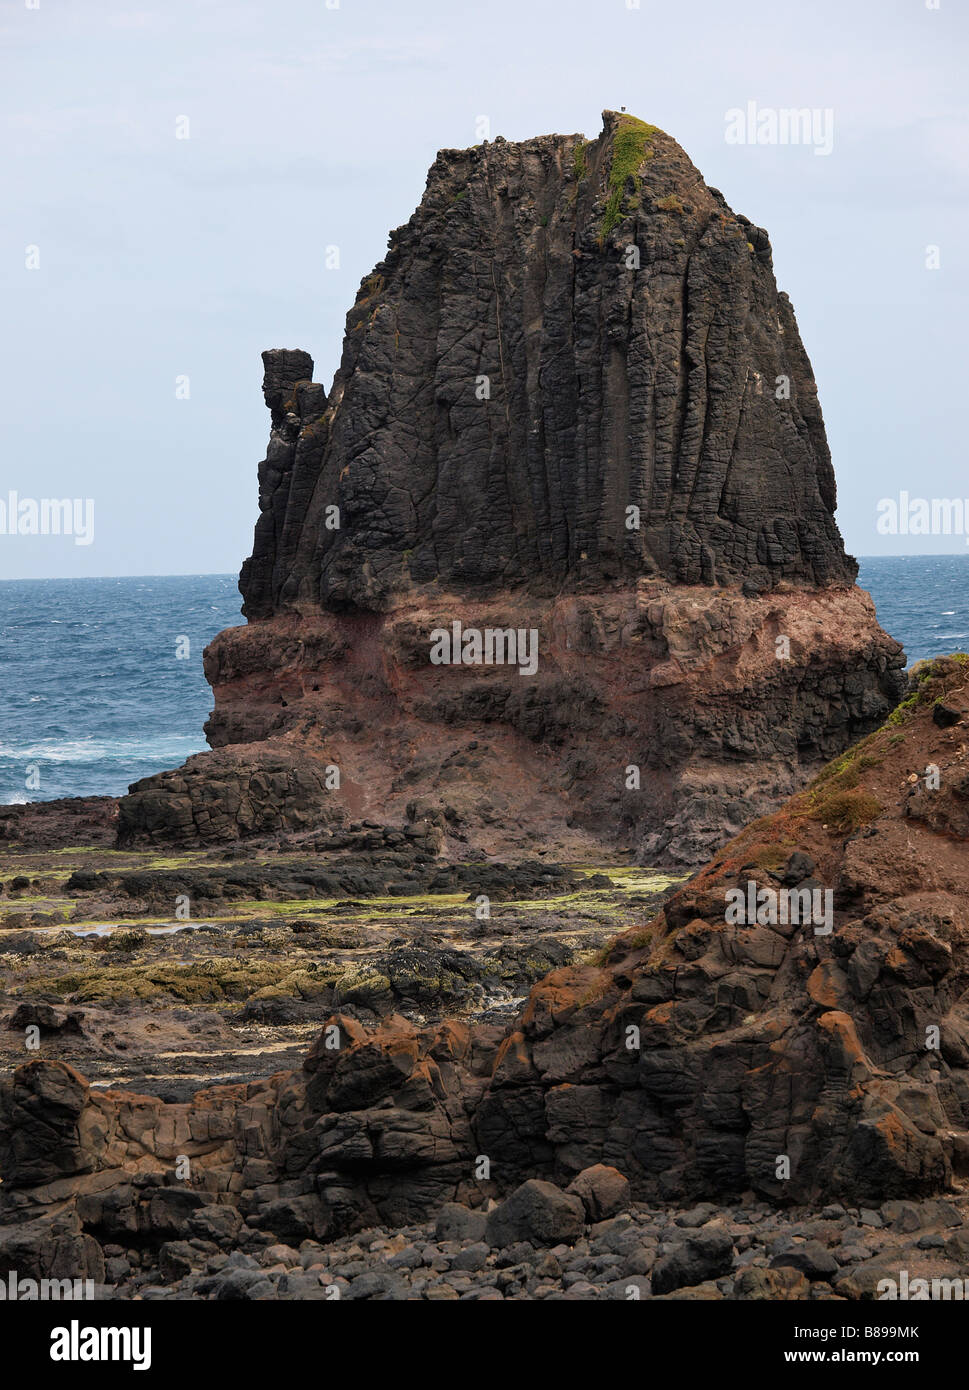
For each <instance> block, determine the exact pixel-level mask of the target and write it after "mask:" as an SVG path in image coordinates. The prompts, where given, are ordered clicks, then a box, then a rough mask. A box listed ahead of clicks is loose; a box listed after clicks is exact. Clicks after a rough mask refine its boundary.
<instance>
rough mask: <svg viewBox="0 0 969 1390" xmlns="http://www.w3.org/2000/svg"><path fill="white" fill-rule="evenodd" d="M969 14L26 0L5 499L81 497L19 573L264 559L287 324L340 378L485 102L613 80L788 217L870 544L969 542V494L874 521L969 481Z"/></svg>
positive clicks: (593, 104) (789, 269) (574, 119)
mask: <svg viewBox="0 0 969 1390" xmlns="http://www.w3.org/2000/svg"><path fill="white" fill-rule="evenodd" d="M967 34H969V20H967V16H966V9H965V4H964V0H774V2H773V3H772V4H770V5H769V6H768V5H765V4H763V0H732V3H730V4H724V2H723V0H675V3H670V0H662V2H660V0H640V3H638V4H637V3H636V0H486V3H483V2H482V0H476V2H475V3H467V2H466V0H232V3H225V2H224V0H159V3H145V0H142V2H141V3H131V4H125V3H121V2H120V0H7V3H6V4H5V5H4V6H3V9H2V11H0V55H2V56H0V65H2V66H0V119H2V121H3V124H4V127H5V129H4V132H3V135H4V138H3V141H2V146H3V154H2V156H0V157H2V161H3V167H2V169H0V187H2V188H3V191H4V197H3V200H2V207H0V293H2V303H3V308H4V332H3V334H2V335H0V337H2V342H0V392H2V436H0V449H2V453H0V461H2V467H0V519H2V518H3V517H5V514H6V512H7V511H8V510H9V501H8V499H9V494H10V493H11V492H15V493H16V494H17V499H18V501H19V500H20V499H23V498H33V499H44V498H65V497H66V498H70V499H77V500H78V503H79V504H80V510H79V511H78V517H79V518H81V519H80V520H79V521H78V526H77V530H78V532H79V534H78V535H44V536H31V535H9V534H0V578H5V579H10V578H40V577H73V576H85V575H146V574H191V573H226V572H232V571H237V570H238V568H239V565H240V563H241V561H242V560H243V558H244V557H245V556H246V555H248V553H249V551H250V549H251V540H252V528H253V524H254V521H255V518H256V515H257V480H256V467H257V463H258V461H259V459H260V458H262V456H263V454H264V452H265V445H266V441H267V438H268V428H269V416H268V413H267V411H266V409H265V406H264V405H263V401H262V395H261V391H260V386H261V380H262V364H261V361H260V353H261V351H262V350H263V349H264V348H268V347H301V348H305V349H306V350H308V351H309V352H310V353H311V354H312V355H313V357H314V360H315V362H316V374H315V375H316V380H318V381H322V382H325V383H326V385H327V386H329V385H330V383H331V381H332V377H333V373H334V371H335V369H336V367H337V365H338V362H339V357H340V350H341V342H342V335H343V326H344V318H345V315H346V312H347V310H348V308H349V307H350V305H351V304H352V303H353V300H354V297H355V294H356V289H357V286H358V284H359V282H360V280H361V278H362V277H363V276H364V275H366V274H367V273H368V272H369V271H370V269H371V268H372V266H373V265H374V264H375V263H376V262H377V261H379V260H380V259H381V258H382V257H383V254H384V252H385V249H386V244H387V234H388V232H389V231H390V229H391V228H393V227H395V226H398V225H399V224H401V223H403V222H405V221H406V220H407V219H408V217H409V216H410V214H411V212H412V211H413V209H414V207H415V206H416V205H417V203H418V202H419V200H420V197H421V194H422V192H423V188H424V182H425V178H426V172H427V169H428V167H429V165H430V164H431V163H432V161H433V159H434V156H435V154H436V152H437V150H438V149H440V148H444V147H463V146H467V145H472V144H475V143H477V142H478V141H479V140H480V139H481V129H482V127H481V124H480V122H481V118H482V117H485V118H487V121H488V126H489V130H490V135H491V137H492V138H494V136H496V135H503V136H504V137H505V138H506V139H509V140H520V139H526V138H528V137H530V136H533V135H538V134H543V133H547V132H552V131H554V132H559V133H566V134H567V133H572V132H584V133H585V134H586V135H588V136H589V137H590V138H592V137H594V136H595V135H596V134H597V133H598V131H599V129H600V124H601V121H600V113H601V111H602V110H603V108H606V107H611V108H615V109H618V108H619V107H620V106H625V107H626V108H627V109H628V110H629V111H630V112H632V113H633V114H635V115H637V116H640V117H641V118H642V119H644V120H647V121H649V122H651V123H653V124H655V125H659V126H661V127H662V128H663V129H664V130H666V131H668V132H669V134H671V135H673V136H674V137H675V138H676V139H677V140H678V141H679V142H680V144H681V145H683V147H684V148H685V149H686V151H687V153H688V154H689V155H690V157H691V158H692V160H693V162H694V163H695V164H696V165H697V167H698V168H699V169H700V171H701V172H702V173H703V175H704V177H705V178H706V180H707V182H708V183H709V184H712V185H714V186H715V187H718V188H720V189H721V190H722V192H723V193H724V195H725V197H726V198H727V201H728V202H729V203H730V205H731V206H732V207H733V208H734V209H735V210H736V211H738V212H741V213H744V214H745V215H746V216H748V217H749V218H751V220H752V221H754V222H755V223H757V224H758V225H760V226H763V227H766V228H767V230H768V232H769V234H770V236H771V241H772V244H773V248H774V264H775V270H776V274H777V279H778V284H779V286H780V287H781V288H782V289H784V290H786V291H787V292H788V293H789V294H790V296H791V298H792V301H793V304H794V308H795V312H796V314H797V318H798V322H799V326H800V329H801V335H802V338H803V340H804V343H805V346H806V348H807V351H808V354H809V356H810V358H811V361H812V364H813V366H814V371H815V375H816V377H817V381H818V386H819V391H820V399H821V404H822V408H823V411H824V415H825V420H826V424H827V429H828V438H829V442H830V445H831V449H832V455H833V458H834V465H835V471H836V475H837V478H838V488H839V510H838V522H839V525H840V526H841V529H842V532H843V534H844V536H845V540H846V543H847V546H848V549H849V551H851V552H852V553H854V554H856V555H872V554H901V553H936V552H938V553H941V552H949V553H962V554H969V545H967V544H966V533H967V532H969V521H967V522H966V526H965V529H964V530H963V531H961V532H960V533H959V534H951V535H928V536H926V535H911V534H910V535H904V534H880V533H879V532H878V531H877V529H876V523H877V518H878V516H879V511H878V508H879V503H880V502H882V501H883V500H884V499H898V498H899V494H900V493H902V492H907V493H908V494H909V497H910V498H926V499H933V498H956V497H963V498H966V499H969V470H967V467H966V456H965V443H964V440H965V430H964V428H963V424H962V413H963V405H964V401H965V398H966V394H967V383H966V379H965V373H966V365H965V360H966V354H965V347H964V336H965V324H966V320H967V313H966V309H967V272H966V248H967V246H969V235H967V232H969V227H967V220H969V219H967V209H969V138H967V136H969V111H967V107H969V83H967V82H966V77H965V74H966V72H967V70H969V64H967V57H969V54H967V47H969V45H967ZM748 103H756V109H757V110H758V111H761V112H763V111H765V110H770V109H775V110H779V109H789V108H793V107H797V108H802V107H807V108H809V109H811V110H812V111H815V110H816V111H817V112H818V113H819V119H820V120H822V121H824V120H828V119H830V120H831V122H832V124H831V127H830V130H831V132H832V139H831V141H830V153H826V154H825V153H817V152H816V148H815V147H812V146H810V145H804V144H800V145H795V144H790V143H788V144H783V145H782V144H751V143H745V144H738V143H731V141H730V140H729V139H728V134H727V132H728V124H729V123H728V119H727V113H728V112H729V111H732V110H735V109H741V110H743V111H744V112H746V110H747V108H748ZM826 112H830V113H831V116H830V118H829V117H827V116H825V114H824V113H826ZM331 246H338V247H339V248H340V267H339V269H328V268H327V248H328V247H331ZM930 248H934V249H930ZM331 259H332V257H331ZM936 265H937V268H935V267H936ZM89 501H91V502H93V513H91V512H90V511H89V510H85V508H86V507H87V504H88V502H89ZM91 517H93V538H92V539H91V541H90V543H89V544H78V543H77V541H78V540H85V539H86V531H85V526H86V523H87V521H88V520H90V519H91ZM883 524H884V523H883Z"/></svg>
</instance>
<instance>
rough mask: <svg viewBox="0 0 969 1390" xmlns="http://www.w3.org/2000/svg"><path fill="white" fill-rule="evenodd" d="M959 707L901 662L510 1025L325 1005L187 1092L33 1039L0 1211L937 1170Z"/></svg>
mask: <svg viewBox="0 0 969 1390" xmlns="http://www.w3.org/2000/svg"><path fill="white" fill-rule="evenodd" d="M940 710H954V711H955V712H956V714H957V715H958V716H959V717H958V718H957V720H956V721H955V722H949V721H947V718H946V716H944V715H941V716H940V713H939V712H940ZM960 711H961V712H962V713H960ZM965 711H969V684H967V667H966V664H965V662H964V661H961V660H950V659H944V660H940V661H939V662H936V663H935V664H934V665H932V666H928V667H923V668H922V669H921V670H920V672H919V673H918V679H917V682H916V686H915V689H914V692H913V694H912V695H911V697H910V698H909V700H908V701H906V702H905V703H904V704H902V705H901V706H900V707H899V709H898V710H897V711H896V712H895V714H894V715H893V716H892V718H891V719H890V720H889V721H887V722H886V724H885V725H884V726H883V727H882V728H881V729H879V730H878V731H877V732H876V733H874V734H873V735H871V736H870V737H869V738H867V739H866V740H864V741H863V742H862V743H860V744H859V745H857V746H856V747H855V748H854V749H853V750H852V751H851V753H850V754H849V755H848V756H846V757H843V758H840V759H838V760H836V761H835V762H834V763H833V764H832V765H831V766H830V767H828V768H827V769H825V771H824V772H823V773H822V775H821V776H820V777H818V778H817V779H816V780H815V781H814V782H813V783H812V785H811V786H810V787H809V788H808V789H807V790H806V791H804V792H802V793H800V794H798V795H797V796H796V797H794V798H793V799H792V800H790V801H789V802H788V803H787V804H786V805H785V806H783V807H782V808H781V810H779V811H778V812H776V813H775V814H774V815H773V816H771V817H769V818H766V819H764V820H762V821H760V822H757V823H756V824H754V825H752V826H750V827H748V828H747V829H746V830H744V831H743V832H742V833H741V835H740V836H738V837H737V838H736V839H734V840H733V841H731V842H730V843H729V844H728V845H727V846H725V847H724V849H723V850H722V851H721V852H720V853H719V854H718V855H717V857H716V859H715V860H714V861H713V862H712V863H711V864H710V865H708V866H707V867H706V868H705V869H704V870H703V872H702V873H700V874H699V875H697V876H695V877H694V878H693V879H692V880H691V881H690V882H689V883H688V884H687V885H685V886H684V887H683V888H681V889H680V890H679V891H678V892H677V893H675V894H674V895H673V896H672V897H671V898H670V899H669V901H668V902H667V903H666V905H665V907H664V908H663V910H662V911H661V913H660V914H659V915H658V916H657V917H656V918H655V919H654V920H653V921H652V922H651V923H649V924H648V925H646V926H644V927H643V928H639V929H635V930H633V931H631V932H627V933H626V934H624V935H623V936H621V937H619V938H618V939H617V941H616V942H615V944H614V945H613V946H612V947H611V949H609V950H608V951H607V952H606V953H605V954H604V956H603V957H602V958H601V959H600V960H599V961H598V962H595V963H586V964H584V965H580V966H577V967H572V968H569V969H564V970H558V971H554V972H553V973H552V974H550V975H549V976H547V977H546V978H545V979H544V980H543V981H541V982H540V983H539V984H538V985H537V986H536V987H535V988H534V989H533V991H532V993H531V995H530V997H529V1000H528V1002H527V1006H526V1007H525V1009H524V1011H523V1012H522V1014H521V1016H520V1017H519V1018H518V1020H517V1021H516V1023H515V1024H514V1026H512V1027H511V1028H510V1029H508V1030H506V1031H504V1032H503V1031H502V1030H501V1029H500V1028H498V1027H491V1028H483V1027H478V1028H468V1027H467V1026H466V1025H464V1024H456V1023H447V1022H446V1023H443V1024H441V1025H439V1026H437V1027H435V1028H430V1029H421V1028H420V1027H419V1026H417V1025H414V1024H411V1023H408V1022H406V1021H405V1020H403V1019H398V1018H390V1019H385V1020H384V1021H383V1022H382V1023H381V1025H380V1026H379V1027H378V1028H376V1029H375V1030H372V1031H370V1030H367V1029H365V1028H363V1027H362V1026H361V1025H360V1024H359V1023H358V1022H356V1021H355V1020H353V1019H352V1018H349V1017H346V1016H335V1017H333V1018H332V1019H331V1020H330V1021H329V1023H328V1024H327V1025H326V1027H324V1029H323V1031H322V1033H321V1034H320V1036H319V1039H318V1041H317V1043H316V1045H315V1046H314V1047H313V1049H312V1051H311V1052H310V1054H309V1056H308V1057H307V1059H306V1062H305V1064H304V1067H303V1070H302V1072H301V1073H298V1074H297V1073H292V1072H288V1073H280V1074H278V1075H276V1076H274V1077H271V1078H269V1079H268V1080H267V1081H265V1082H259V1083H253V1084H251V1085H249V1086H247V1087H221V1088H219V1087H216V1088H212V1089H211V1090H208V1091H202V1092H199V1093H198V1095H196V1097H195V1098H194V1100H193V1101H192V1102H191V1103H188V1104H184V1105H165V1104H163V1103H162V1102H160V1101H158V1100H156V1099H154V1098H148V1097H138V1096H133V1095H128V1094H125V1093H123V1092H115V1093H111V1092H107V1093H101V1094H95V1093H93V1092H91V1091H90V1090H89V1089H88V1088H87V1086H86V1083H85V1082H84V1081H83V1080H82V1079H81V1078H80V1077H78V1076H77V1074H76V1073H73V1072H72V1071H71V1070H70V1069H69V1068H67V1067H65V1066H63V1065H62V1064H59V1063H53V1062H34V1063H28V1064H27V1065H26V1066H24V1067H22V1068H21V1069H20V1070H19V1071H18V1072H17V1073H16V1074H15V1076H14V1077H13V1078H12V1080H10V1081H8V1082H7V1083H6V1084H5V1085H4V1086H3V1088H2V1089H0V1174H2V1177H3V1186H2V1198H0V1206H2V1212H0V1215H2V1218H3V1220H4V1221H7V1222H10V1221H14V1222H15V1223H16V1222H26V1221H33V1222H37V1221H41V1220H42V1219H45V1213H46V1214H47V1216H49V1217H50V1218H51V1219H53V1213H54V1212H55V1211H56V1213H57V1217H58V1219H65V1212H67V1211H74V1212H75V1213H76V1215H77V1217H78V1220H79V1222H80V1226H79V1228H78V1229H79V1231H80V1232H81V1233H82V1234H83V1233H87V1234H99V1233H100V1235H106V1234H107V1233H108V1232H109V1231H111V1230H114V1229H116V1228H117V1224H116V1223H121V1225H122V1227H123V1229H126V1230H131V1231H149V1230H151V1229H152V1223H153V1222H155V1221H157V1220H160V1219H161V1218H160V1217H158V1216H157V1213H159V1212H162V1213H164V1212H165V1211H167V1210H168V1205H166V1204H176V1205H177V1204H178V1203H181V1204H182V1206H184V1207H185V1208H186V1209H188V1208H191V1209H192V1210H193V1211H195V1210H196V1209H197V1208H203V1207H204V1208H205V1209H206V1210H208V1209H210V1208H214V1209H218V1211H219V1212H220V1216H219V1219H220V1220H224V1219H227V1218H226V1216H225V1213H224V1212H222V1209H223V1208H229V1209H230V1213H229V1215H230V1217H231V1219H233V1220H236V1219H238V1220H240V1221H241V1220H243V1219H244V1220H245V1221H246V1222H247V1223H248V1225H249V1226H250V1227H254V1228H256V1229H265V1230H267V1231H270V1232H272V1233H274V1234H276V1235H278V1236H280V1237H281V1238H285V1239H295V1238H296V1236H298V1235H300V1234H302V1233H307V1234H312V1233H314V1232H315V1233H317V1236H318V1235H319V1233H320V1232H321V1231H323V1232H328V1233H334V1232H338V1231H340V1230H343V1229H348V1228H357V1227H360V1226H365V1225H368V1224H374V1223H377V1222H379V1221H384V1222H390V1223H393V1222H400V1221H409V1220H414V1219H418V1217H419V1216H420V1215H422V1214H426V1213H428V1212H431V1211H433V1210H435V1209H436V1207H437V1206H439V1205H440V1203H441V1202H443V1201H447V1200H453V1199H455V1198H456V1199H458V1200H460V1201H464V1202H465V1203H466V1204H468V1205H470V1206H476V1207H480V1206H482V1205H483V1204H484V1203H485V1202H486V1201H487V1200H488V1199H489V1198H491V1197H493V1196H497V1195H500V1194H501V1193H503V1192H508V1191H510V1190H511V1189H512V1188H514V1187H516V1186H517V1185H518V1184H519V1183H520V1182H522V1181H523V1180H528V1179H539V1180H541V1181H542V1182H545V1181H548V1180H549V1179H553V1180H557V1181H558V1182H559V1184H560V1185H564V1184H565V1183H566V1182H570V1181H572V1180H573V1179H574V1178H576V1177H577V1175H579V1174H580V1173H582V1172H584V1171H585V1170H587V1169H590V1168H595V1167H596V1166H597V1165H605V1167H606V1168H609V1169H616V1170H618V1172H619V1173H620V1175H621V1176H622V1177H624V1178H626V1179H627V1180H628V1182H629V1183H630V1185H631V1188H632V1192H633V1194H634V1195H635V1196H637V1197H639V1198H646V1199H649V1200H661V1201H667V1202H668V1201H683V1200H692V1199H696V1198H717V1199H719V1200H722V1199H724V1198H726V1197H729V1196H730V1195H731V1194H740V1193H743V1192H745V1191H749V1190H751V1189H752V1190H753V1191H754V1192H756V1193H758V1194H760V1195H761V1196H763V1197H766V1198H768V1199H770V1200H773V1201H780V1202H791V1201H793V1202H812V1201H813V1202H817V1201H821V1202H828V1203H830V1202H832V1201H849V1202H861V1203H862V1204H871V1203H878V1202H884V1201H886V1200H890V1199H891V1200H898V1199H903V1198H911V1197H928V1196H931V1195H938V1194H942V1193H944V1192H946V1191H948V1190H950V1189H952V1188H954V1187H955V1186H956V1185H957V1184H958V1182H959V1180H960V1179H961V1178H963V1177H964V1176H965V1174H966V1173H967V1172H969V1011H967V1008H966V1003H965V999H966V989H967V985H969V909H967V902H969V858H967V855H966V836H965V834H964V833H962V832H961V831H960V830H959V827H960V826H961V825H962V824H963V821H962V812H961V809H960V808H961V807H962V806H963V803H964V802H965V801H966V799H967V791H966V766H967V764H966V759H967V757H969V746H967V743H966V723H965V718H966V714H965ZM940 722H941V724H942V725H943V726H944V727H940ZM926 798H934V800H933V801H932V805H933V807H934V813H933V814H932V815H929V814H927V813H926V805H927V802H926ZM782 894H793V895H794V896H793V897H790V896H788V897H786V898H784V899H783V901H785V902H786V904H787V906H786V907H781V905H780V904H781V902H782V896H781V895H782ZM738 900H739V902H740V903H742V904H743V905H744V910H743V913H742V914H741V913H740V909H739V907H738ZM751 900H753V902H754V915H753V917H752V918H751V917H750V916H748V915H746V914H747V913H748V910H749V909H748V906H747V905H748V904H749V903H750V902H751ZM745 917H746V919H745ZM178 1154H183V1155H187V1156H188V1157H189V1158H190V1159H191V1177H190V1179H185V1178H182V1179H181V1180H180V1181H179V1180H177V1179H176V1177H175V1164H176V1161H177V1155H178ZM132 1174H135V1175H136V1177H134V1178H133V1177H132ZM586 1185H587V1184H586V1183H583V1184H579V1186H578V1187H577V1188H576V1190H575V1191H576V1198H577V1202H578V1205H581V1204H582V1202H583V1201H585V1200H586V1195H585V1192H584V1188H585V1187H586ZM580 1199H581V1200H580ZM562 1210H563V1211H564V1208H562ZM575 1210H576V1213H577V1212H578V1206H577V1207H576V1209H575ZM153 1213H155V1215H153ZM232 1213H234V1215H232ZM166 1219H167V1218H166ZM199 1219H201V1218H199ZM210 1219H211V1220H212V1221H214V1220H215V1219H216V1218H215V1216H211V1218H209V1217H206V1220H210ZM112 1223H115V1224H112ZM159 1229H161V1228H159ZM164 1229H166V1230H167V1229H169V1227H165V1228H164ZM100 1235H99V1238H100ZM688 1253H689V1252H688ZM662 1277H665V1276H662ZM662 1277H661V1278H662ZM672 1277H673V1276H672V1275H670V1278H671V1279H672ZM676 1277H677V1278H679V1277H680V1276H679V1274H677V1276H676ZM674 1282H675V1281H674ZM670 1286H672V1284H671V1285H670Z"/></svg>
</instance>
